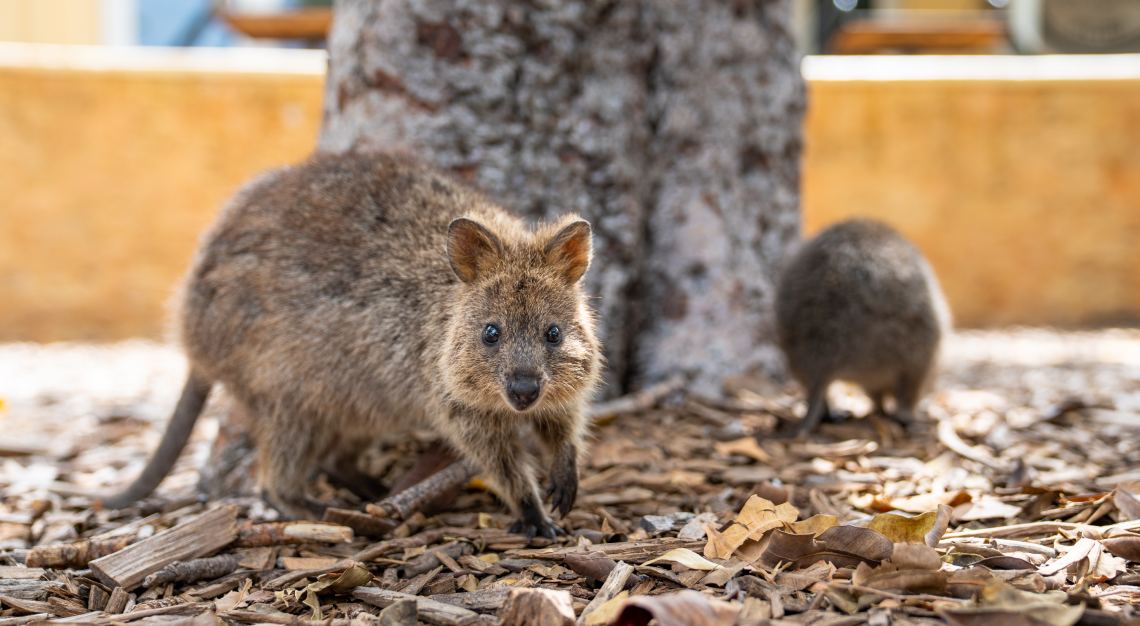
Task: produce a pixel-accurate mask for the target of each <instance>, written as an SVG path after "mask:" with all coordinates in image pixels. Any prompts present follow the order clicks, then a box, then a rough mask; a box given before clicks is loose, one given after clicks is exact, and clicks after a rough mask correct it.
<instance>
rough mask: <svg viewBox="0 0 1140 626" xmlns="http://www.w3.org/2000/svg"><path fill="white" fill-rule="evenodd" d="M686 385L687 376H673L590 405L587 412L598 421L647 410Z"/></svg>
mask: <svg viewBox="0 0 1140 626" xmlns="http://www.w3.org/2000/svg"><path fill="white" fill-rule="evenodd" d="M684 386H685V378H684V377H683V376H680V375H678V376H672V377H670V378H667V379H666V380H664V381H662V382H659V383H657V384H655V385H650V386H648V387H646V388H645V389H642V390H640V391H637V392H635V393H631V394H629V395H627V396H622V397H620V398H614V399H613V400H609V401H606V402H601V403H598V404H595V405H593V406H591V407H590V409H589V410H588V411H587V413H588V414H589V417H590V419H592V420H594V421H598V420H601V419H603V418H607V417H615V416H618V415H623V414H626V413H637V412H638V411H645V410H648V409H651V408H653V407H654V406H656V405H657V403H658V402H660V401H661V400H662V399H664V398H666V397H667V396H670V395H672V394H673V393H674V392H677V391H680V390H681V389H682V388H683V387H684Z"/></svg>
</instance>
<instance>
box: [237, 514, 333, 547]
mask: <svg viewBox="0 0 1140 626" xmlns="http://www.w3.org/2000/svg"><path fill="white" fill-rule="evenodd" d="M352 539H353V532H352V529H351V528H349V527H347V526H340V525H337V524H329V523H327V522H306V521H290V522H265V523H263V524H249V525H246V526H243V527H241V528H240V529H238V537H237V544H235V545H236V546H237V547H239V548H259V547H262V546H277V545H281V544H298V543H348V542H350V541H352Z"/></svg>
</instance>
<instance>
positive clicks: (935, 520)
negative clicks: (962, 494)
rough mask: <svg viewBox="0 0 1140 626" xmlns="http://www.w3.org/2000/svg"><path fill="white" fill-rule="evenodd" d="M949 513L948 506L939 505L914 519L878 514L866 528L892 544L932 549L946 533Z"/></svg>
mask: <svg viewBox="0 0 1140 626" xmlns="http://www.w3.org/2000/svg"><path fill="white" fill-rule="evenodd" d="M951 512H952V509H951V508H950V507H949V506H947V505H945V504H940V505H938V509H937V510H935V511H927V512H926V513H923V514H921V515H916V516H914V517H907V516H905V515H899V514H897V513H880V514H878V515H876V516H875V517H873V518H872V519H871V521H870V522H868V523H867V528H868V529H870V530H873V531H875V532H877V533H879V534H881V535H883V536H884V537H886V538H887V539H890V540H891V541H892V542H894V543H924V544H926V545H928V546H930V547H932V548H933V547H935V546H937V545H938V542H939V540H941V539H942V535H944V534H945V533H946V529H947V528H948V527H949V525H950V514H951Z"/></svg>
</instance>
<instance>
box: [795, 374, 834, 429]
mask: <svg viewBox="0 0 1140 626" xmlns="http://www.w3.org/2000/svg"><path fill="white" fill-rule="evenodd" d="M829 382H830V381H819V382H815V383H812V384H811V385H809V386H808V390H807V403H808V406H807V413H805V414H804V419H803V420H802V421H801V422H800V425H799V428H798V429H797V430H796V435H797V436H799V437H806V436H807V435H809V434H811V432H812V431H814V430H815V429H816V427H818V426H819V421H820V420H821V419H823V417H824V416H825V415H828V414H829V413H830V408H829V407H828V406H827V386H828V383H829Z"/></svg>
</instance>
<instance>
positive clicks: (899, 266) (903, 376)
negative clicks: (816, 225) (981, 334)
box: [776, 219, 950, 433]
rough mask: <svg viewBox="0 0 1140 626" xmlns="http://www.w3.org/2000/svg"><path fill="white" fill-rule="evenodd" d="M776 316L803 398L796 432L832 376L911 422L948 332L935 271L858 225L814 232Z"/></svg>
mask: <svg viewBox="0 0 1140 626" xmlns="http://www.w3.org/2000/svg"><path fill="white" fill-rule="evenodd" d="M776 319H777V328H778V333H779V340H780V345H781V347H782V348H783V350H784V354H785V355H786V356H787V359H788V365H789V367H790V369H791V371H792V374H793V375H794V376H795V377H796V379H797V380H798V381H799V382H800V384H801V385H802V386H803V387H804V390H805V391H806V392H807V395H808V411H807V415H806V416H805V417H804V421H803V423H802V424H801V426H800V431H801V433H804V432H807V431H810V430H812V429H813V428H815V426H816V424H817V423H818V422H819V420H820V418H821V417H823V416H824V415H825V414H827V413H828V412H829V409H828V406H827V388H828V386H829V385H830V384H831V382H832V381H834V380H849V381H851V382H854V383H857V384H859V385H860V386H862V387H863V388H864V389H865V390H866V391H867V393H869V394H870V395H871V397H872V399H873V400H874V401H875V404H876V410H877V411H880V412H881V411H883V406H882V405H883V398H884V396H886V395H892V396H894V400H895V417H896V418H897V419H899V420H900V421H903V422H910V421H912V419H913V415H914V410H915V406H916V405H917V403H918V400H919V398H920V396H921V394H922V391H923V389H924V388H925V386H926V384H927V381H928V379H929V377H930V373H931V371H932V370H933V366H934V362H935V359H936V357H937V354H938V346H939V343H940V341H941V339H942V335H943V334H944V333H945V331H946V329H947V328H948V326H949V320H950V316H949V310H948V309H947V307H946V303H945V299H944V298H943V296H942V292H941V290H940V289H939V286H938V281H937V280H936V279H935V277H934V272H933V271H932V270H931V269H930V266H929V265H928V264H927V263H926V261H925V260H924V259H923V258H922V254H921V253H920V252H919V251H918V249H917V248H915V247H914V246H912V245H911V244H910V243H909V242H907V241H906V240H905V239H903V237H902V236H900V235H899V234H898V233H896V232H895V231H894V230H892V229H891V228H890V227H889V226H887V225H885V224H882V223H880V222H876V221H872V220H866V219H856V220H850V221H846V222H841V223H839V224H836V225H834V226H831V227H829V228H827V229H826V230H824V231H823V232H822V233H820V234H819V235H818V236H817V237H815V238H814V239H813V240H811V241H810V242H808V243H807V244H805V245H804V247H803V248H802V249H801V250H800V251H799V252H798V253H797V254H796V256H795V257H794V258H793V259H792V261H791V264H790V265H789V266H788V268H787V271H786V272H785V273H784V275H783V276H782V278H781V281H780V285H779V290H778V295H777V302H776Z"/></svg>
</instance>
